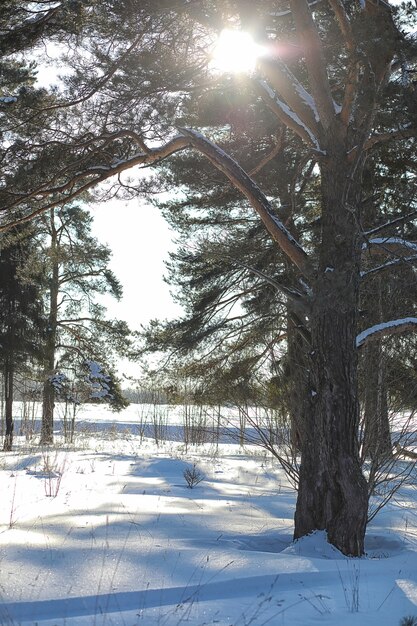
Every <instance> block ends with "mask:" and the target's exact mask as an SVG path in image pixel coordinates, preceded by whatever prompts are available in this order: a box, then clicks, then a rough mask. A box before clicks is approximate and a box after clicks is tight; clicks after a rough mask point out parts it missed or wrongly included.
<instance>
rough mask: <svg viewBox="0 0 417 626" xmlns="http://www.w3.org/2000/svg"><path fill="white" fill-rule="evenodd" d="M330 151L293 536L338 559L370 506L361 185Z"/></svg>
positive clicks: (353, 549)
mask: <svg viewBox="0 0 417 626" xmlns="http://www.w3.org/2000/svg"><path fill="white" fill-rule="evenodd" d="M328 152H329V156H330V158H329V159H327V160H326V164H325V165H324V166H323V167H322V203H323V212H322V245H321V256H320V259H319V267H318V274H317V279H316V281H315V282H316V284H315V296H314V301H313V303H312V314H311V333H312V350H311V354H310V383H311V390H310V406H309V410H308V411H307V414H306V422H305V437H303V442H302V457H301V470H300V483H299V493H298V499H297V507H296V514H295V535H294V536H295V538H299V537H302V536H303V535H306V534H308V533H310V532H312V531H314V530H326V531H327V534H328V539H329V541H330V542H331V543H332V544H333V545H335V546H336V547H337V548H339V549H340V550H341V551H342V552H343V553H344V554H347V555H353V556H359V555H361V554H363V551H364V536H365V529H366V518H367V507H368V494H367V484H366V481H365V478H364V477H363V475H362V472H361V467H360V461H359V450H358V427H359V403H358V389H357V354H356V352H357V351H356V342H355V340H356V332H357V331H356V315H357V308H358V292H359V276H360V275H359V253H360V250H359V243H358V226H357V217H358V216H357V215H355V207H357V206H358V203H359V192H358V190H359V182H358V183H356V184H355V187H353V182H352V178H351V176H350V169H349V168H350V166H349V163H348V162H347V159H346V156H345V154H346V151H345V150H344V149H343V146H342V147H341V148H340V149H338V148H337V144H336V147H334V146H328ZM355 180H358V171H356V177H355ZM359 181H360V178H359Z"/></svg>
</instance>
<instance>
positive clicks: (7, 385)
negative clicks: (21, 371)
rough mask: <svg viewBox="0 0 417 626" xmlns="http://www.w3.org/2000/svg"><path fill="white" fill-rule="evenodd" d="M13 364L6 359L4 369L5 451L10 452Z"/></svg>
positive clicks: (11, 443)
mask: <svg viewBox="0 0 417 626" xmlns="http://www.w3.org/2000/svg"><path fill="white" fill-rule="evenodd" d="M13 379H14V370H13V364H12V363H11V362H10V360H9V359H6V363H5V367H4V392H5V393H4V396H5V421H6V432H5V435H4V443H3V451H4V452H10V450H11V449H12V445H13V431H14V423H13V382H14V380H13Z"/></svg>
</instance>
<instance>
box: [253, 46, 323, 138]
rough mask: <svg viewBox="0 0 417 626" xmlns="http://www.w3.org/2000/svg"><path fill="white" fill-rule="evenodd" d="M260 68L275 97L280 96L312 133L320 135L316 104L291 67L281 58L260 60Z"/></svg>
mask: <svg viewBox="0 0 417 626" xmlns="http://www.w3.org/2000/svg"><path fill="white" fill-rule="evenodd" d="M258 68H259V70H260V72H261V74H262V75H263V77H264V78H265V79H266V80H267V81H268V84H269V85H270V86H271V87H272V88H273V92H272V94H273V96H276V95H277V94H280V95H281V96H282V97H283V98H284V100H285V101H286V102H287V104H288V105H289V106H290V107H291V109H292V110H293V111H294V112H295V113H296V114H297V116H298V117H299V118H300V119H301V120H302V122H303V124H304V125H306V126H307V127H308V128H309V129H310V131H311V132H312V133H314V134H315V135H318V126H317V124H318V122H319V121H320V118H319V114H318V111H317V107H316V103H315V102H314V99H313V98H312V97H311V95H310V94H309V92H308V91H307V90H306V89H305V88H304V87H303V85H302V84H301V83H300V81H299V80H298V78H297V77H296V76H295V75H294V74H293V73H292V72H291V70H290V69H289V67H287V65H286V64H285V63H283V61H281V59H279V58H276V57H275V58H273V59H270V58H262V57H261V58H260V59H259V61H258Z"/></svg>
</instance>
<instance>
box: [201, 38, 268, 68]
mask: <svg viewBox="0 0 417 626" xmlns="http://www.w3.org/2000/svg"><path fill="white" fill-rule="evenodd" d="M262 52H263V48H262V46H260V45H258V44H257V43H255V41H254V40H253V38H252V36H251V35H250V34H249V33H247V32H245V31H241V30H229V29H224V30H222V32H221V33H220V35H219V37H218V39H217V41H216V43H215V46H214V49H213V52H212V62H211V67H212V68H213V69H215V70H218V71H220V72H230V73H235V74H236V73H240V72H251V71H253V70H254V69H255V65H256V60H257V58H258V57H259V56H260V55H261V54H262Z"/></svg>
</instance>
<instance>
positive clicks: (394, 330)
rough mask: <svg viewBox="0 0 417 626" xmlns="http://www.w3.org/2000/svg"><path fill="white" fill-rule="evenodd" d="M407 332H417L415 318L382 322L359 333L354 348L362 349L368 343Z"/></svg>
mask: <svg viewBox="0 0 417 626" xmlns="http://www.w3.org/2000/svg"><path fill="white" fill-rule="evenodd" d="M409 330H417V317H404V318H403V319H398V320H392V321H390V322H382V323H381V324H376V325H375V326H371V327H370V328H367V329H366V330H364V331H362V332H361V333H359V335H358V336H357V337H356V347H357V348H362V347H363V346H365V345H366V344H367V343H369V342H370V341H374V340H376V339H381V337H386V336H388V335H398V334H400V333H404V332H406V331H409Z"/></svg>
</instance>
